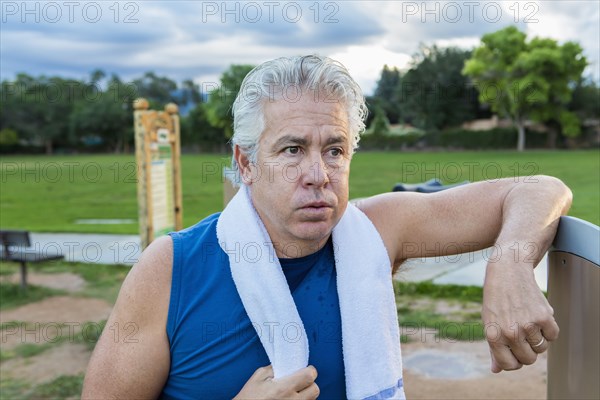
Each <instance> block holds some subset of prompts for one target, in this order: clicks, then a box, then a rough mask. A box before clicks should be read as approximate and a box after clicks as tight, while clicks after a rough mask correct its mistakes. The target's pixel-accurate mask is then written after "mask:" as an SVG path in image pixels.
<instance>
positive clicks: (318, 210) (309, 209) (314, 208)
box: [299, 202, 333, 220]
mask: <svg viewBox="0 0 600 400" xmlns="http://www.w3.org/2000/svg"><path fill="white" fill-rule="evenodd" d="M299 211H300V212H301V213H302V214H304V216H305V218H308V219H309V220H323V219H327V218H328V217H329V216H330V215H331V212H332V211H333V207H332V206H331V205H330V204H329V203H327V202H314V203H308V204H305V205H304V206H302V207H300V208H299Z"/></svg>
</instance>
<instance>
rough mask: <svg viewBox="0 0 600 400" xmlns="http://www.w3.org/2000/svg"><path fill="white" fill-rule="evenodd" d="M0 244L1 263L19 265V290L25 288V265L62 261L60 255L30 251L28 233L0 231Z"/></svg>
mask: <svg viewBox="0 0 600 400" xmlns="http://www.w3.org/2000/svg"><path fill="white" fill-rule="evenodd" d="M0 244H1V245H2V253H0V259H1V260H2V261H14V262H18V263H19V264H20V265H21V288H22V289H23V290H25V289H26V288H27V263H28V262H29V263H35V262H40V261H50V260H62V259H63V258H64V256H63V255H62V254H43V253H41V252H37V251H35V250H32V249H28V248H29V247H30V246H31V240H30V239H29V232H28V231H16V230H5V231H0Z"/></svg>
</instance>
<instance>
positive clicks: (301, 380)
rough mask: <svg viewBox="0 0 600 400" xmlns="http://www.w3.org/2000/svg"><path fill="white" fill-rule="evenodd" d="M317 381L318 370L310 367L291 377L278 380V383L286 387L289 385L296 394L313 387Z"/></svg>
mask: <svg viewBox="0 0 600 400" xmlns="http://www.w3.org/2000/svg"><path fill="white" fill-rule="evenodd" d="M315 379H317V370H316V368H315V367H313V366H312V365H309V366H308V367H306V368H302V369H300V370H298V371H296V372H294V373H293V374H291V375H288V376H284V377H283V378H279V379H276V381H278V382H281V383H282V384H283V385H285V386H286V387H288V385H289V387H290V388H291V389H293V390H294V391H295V392H299V391H301V390H303V389H305V388H307V387H308V386H310V385H312V384H313V382H314V381H315Z"/></svg>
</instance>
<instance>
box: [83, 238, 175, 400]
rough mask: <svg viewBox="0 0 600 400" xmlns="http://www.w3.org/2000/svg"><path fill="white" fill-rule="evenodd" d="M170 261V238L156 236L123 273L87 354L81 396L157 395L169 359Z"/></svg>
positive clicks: (137, 396)
mask: <svg viewBox="0 0 600 400" xmlns="http://www.w3.org/2000/svg"><path fill="white" fill-rule="evenodd" d="M172 260H173V242H172V239H171V238H170V237H169V236H165V237H161V238H158V239H156V240H155V241H154V242H152V243H151V244H150V246H148V248H147V249H146V250H145V251H144V252H143V253H142V256H141V257H140V260H139V262H138V263H137V264H136V265H134V266H133V268H132V269H131V271H130V272H129V274H128V275H127V278H126V279H125V281H124V282H123V286H122V287H121V291H120V292H119V297H118V298H117V302H116V304H115V307H114V308H113V311H112V313H111V315H110V317H109V319H108V321H107V323H106V328H105V329H104V332H103V333H102V336H101V337H100V339H99V340H98V343H97V345H96V348H95V349H94V353H93V354H92V358H91V359H90V362H89V365H88V369H87V372H86V376H85V381H84V384H83V393H82V398H83V399H99V398H102V399H106V398H156V397H158V396H159V395H160V393H161V391H162V388H163V386H164V384H165V382H166V380H167V377H168V374H169V364H170V355H169V342H168V338H167V333H166V323H167V314H168V309H169V297H170V292H171V273H172Z"/></svg>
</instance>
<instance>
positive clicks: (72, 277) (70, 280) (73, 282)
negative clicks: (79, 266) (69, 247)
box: [0, 271, 86, 293]
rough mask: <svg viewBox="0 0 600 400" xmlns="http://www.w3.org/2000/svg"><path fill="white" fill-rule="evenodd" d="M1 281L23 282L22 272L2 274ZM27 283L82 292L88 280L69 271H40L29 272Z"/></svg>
mask: <svg viewBox="0 0 600 400" xmlns="http://www.w3.org/2000/svg"><path fill="white" fill-rule="evenodd" d="M0 282H9V283H17V284H19V283H21V274H20V273H14V274H11V275H7V276H1V277H0ZM27 283H28V284H29V285H36V286H45V287H48V288H51V289H59V290H66V291H67V292H72V293H76V292H80V291H82V290H83V289H85V286H86V282H85V279H83V278H82V277H81V276H79V275H77V274H72V273H69V272H61V273H56V274H43V273H38V272H29V271H28V273H27Z"/></svg>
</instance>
